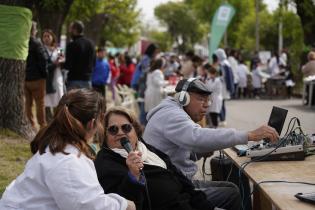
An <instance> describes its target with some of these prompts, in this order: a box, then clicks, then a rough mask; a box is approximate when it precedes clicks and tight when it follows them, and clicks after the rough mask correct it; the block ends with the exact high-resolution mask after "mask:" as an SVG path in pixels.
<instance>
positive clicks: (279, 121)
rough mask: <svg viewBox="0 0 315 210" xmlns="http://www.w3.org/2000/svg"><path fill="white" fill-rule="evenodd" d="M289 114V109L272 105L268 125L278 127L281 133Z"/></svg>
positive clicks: (277, 129)
mask: <svg viewBox="0 0 315 210" xmlns="http://www.w3.org/2000/svg"><path fill="white" fill-rule="evenodd" d="M287 114H288V110H286V109H282V108H280V107H276V106H274V107H272V111H271V114H270V117H269V121H268V125H269V126H271V127H273V128H274V129H276V131H277V132H278V134H279V135H280V134H281V131H282V128H283V125H284V121H285V118H286V117H287Z"/></svg>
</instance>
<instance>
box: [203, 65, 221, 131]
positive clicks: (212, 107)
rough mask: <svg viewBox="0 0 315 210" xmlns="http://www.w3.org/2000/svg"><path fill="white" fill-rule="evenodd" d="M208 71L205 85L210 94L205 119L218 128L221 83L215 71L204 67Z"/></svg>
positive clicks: (208, 66)
mask: <svg viewBox="0 0 315 210" xmlns="http://www.w3.org/2000/svg"><path fill="white" fill-rule="evenodd" d="M204 68H205V69H207V70H208V75H209V79H208V80H207V81H206V85H207V87H208V88H209V90H210V91H211V92H212V93H211V98H210V100H209V108H208V110H207V117H209V118H208V119H210V120H211V123H212V126H213V127H214V128H217V127H218V124H219V122H218V117H219V113H220V111H221V108H222V101H223V97H222V82H221V79H220V76H219V75H218V72H217V70H216V69H215V68H214V67H212V66H211V65H209V64H206V65H205V66H204Z"/></svg>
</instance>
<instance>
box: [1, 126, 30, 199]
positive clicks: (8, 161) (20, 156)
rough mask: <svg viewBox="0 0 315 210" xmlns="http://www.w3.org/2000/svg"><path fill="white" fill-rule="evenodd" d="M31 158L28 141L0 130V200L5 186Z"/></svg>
mask: <svg viewBox="0 0 315 210" xmlns="http://www.w3.org/2000/svg"><path fill="white" fill-rule="evenodd" d="M31 156H32V154H31V151H30V147H29V141H26V140H25V139H23V138H21V137H19V136H17V135H15V134H12V133H10V132H7V131H3V130H0V198H1V196H2V193H3V192H4V190H5V188H6V186H8V184H10V182H11V181H12V180H14V179H15V178H16V177H17V176H18V175H19V174H21V173H22V171H23V170H24V166H25V164H26V162H27V160H28V159H29V158H30V157H31Z"/></svg>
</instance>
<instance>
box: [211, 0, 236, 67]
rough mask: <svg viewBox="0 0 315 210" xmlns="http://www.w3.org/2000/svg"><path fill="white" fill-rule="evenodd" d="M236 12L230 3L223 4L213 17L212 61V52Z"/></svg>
mask: <svg viewBox="0 0 315 210" xmlns="http://www.w3.org/2000/svg"><path fill="white" fill-rule="evenodd" d="M234 14H235V9H234V7H232V6H231V5H230V4H228V3H224V4H222V5H221V6H220V7H219V8H218V9H217V11H216V12H215V15H214V17H213V18H212V23H211V31H210V34H211V35H210V41H209V61H210V62H212V54H213V53H214V51H215V50H216V49H217V48H218V46H219V44H220V42H221V39H222V37H223V34H224V32H225V30H226V28H227V26H228V25H229V23H230V22H231V19H232V17H233V16H234Z"/></svg>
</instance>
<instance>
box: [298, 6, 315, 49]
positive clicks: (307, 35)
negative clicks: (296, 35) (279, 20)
mask: <svg viewBox="0 0 315 210" xmlns="http://www.w3.org/2000/svg"><path fill="white" fill-rule="evenodd" d="M295 3H296V10H297V14H298V16H299V17H300V19H301V23H302V26H303V32H304V44H305V45H307V46H311V45H314V44H315V22H314V18H315V6H314V4H313V2H312V0H295Z"/></svg>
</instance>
